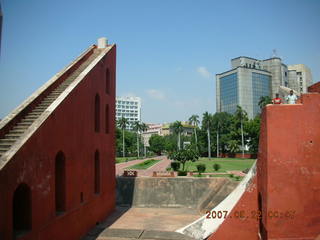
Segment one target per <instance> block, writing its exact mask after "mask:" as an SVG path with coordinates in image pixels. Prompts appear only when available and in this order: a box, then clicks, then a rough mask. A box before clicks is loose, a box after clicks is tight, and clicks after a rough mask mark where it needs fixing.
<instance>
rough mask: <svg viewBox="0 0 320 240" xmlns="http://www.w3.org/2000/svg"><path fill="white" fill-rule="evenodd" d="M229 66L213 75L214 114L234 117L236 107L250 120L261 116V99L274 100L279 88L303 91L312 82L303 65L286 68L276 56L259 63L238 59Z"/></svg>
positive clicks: (248, 58)
mask: <svg viewBox="0 0 320 240" xmlns="http://www.w3.org/2000/svg"><path fill="white" fill-rule="evenodd" d="M231 66H232V69H231V70H229V71H227V72H223V73H220V74H217V75H216V100H217V101H216V106H217V112H228V113H231V114H233V113H234V112H235V111H236V106H237V105H239V106H241V107H242V108H243V109H244V110H245V111H246V112H247V113H248V116H249V118H253V117H255V116H256V115H257V114H259V113H260V108H259V105H258V103H259V100H260V97H262V96H270V97H271V98H273V97H274V96H275V94H276V93H278V92H279V88H280V86H285V87H288V88H291V89H293V90H295V91H296V92H298V93H302V92H306V89H307V87H308V86H309V85H310V84H311V83H312V77H311V71H310V70H309V68H307V67H306V66H305V65H303V64H298V65H292V66H289V67H288V66H287V65H285V64H284V63H282V61H281V59H280V58H278V57H273V58H270V59H265V60H258V59H255V58H250V57H243V56H241V57H237V58H234V59H232V60H231ZM300 75H301V76H302V78H300V77H299V76H300ZM299 81H302V85H303V88H300V87H299V86H300V84H301V83H300V82H299Z"/></svg>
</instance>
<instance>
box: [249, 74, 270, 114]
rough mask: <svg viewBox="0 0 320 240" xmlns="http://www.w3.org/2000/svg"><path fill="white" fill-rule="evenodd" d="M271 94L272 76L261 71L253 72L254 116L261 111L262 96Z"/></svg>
mask: <svg viewBox="0 0 320 240" xmlns="http://www.w3.org/2000/svg"><path fill="white" fill-rule="evenodd" d="M264 96H271V77H270V76H268V75H265V74H261V73H256V72H253V73H252V102H253V116H256V115H257V114H259V113H260V107H259V104H258V103H259V101H260V98H261V97H264Z"/></svg>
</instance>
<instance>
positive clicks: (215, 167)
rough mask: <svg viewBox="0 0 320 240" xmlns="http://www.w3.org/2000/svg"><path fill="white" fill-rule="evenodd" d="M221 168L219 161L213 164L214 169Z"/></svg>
mask: <svg viewBox="0 0 320 240" xmlns="http://www.w3.org/2000/svg"><path fill="white" fill-rule="evenodd" d="M220 168H221V165H220V164H219V163H215V164H213V169H214V170H215V171H218V170H219V169H220Z"/></svg>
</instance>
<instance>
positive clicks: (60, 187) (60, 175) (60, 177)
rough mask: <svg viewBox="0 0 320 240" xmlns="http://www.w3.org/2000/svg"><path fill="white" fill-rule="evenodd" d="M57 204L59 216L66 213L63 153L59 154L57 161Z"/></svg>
mask: <svg viewBox="0 0 320 240" xmlns="http://www.w3.org/2000/svg"><path fill="white" fill-rule="evenodd" d="M55 202H56V214H57V215H60V214H61V213H63V212H65V211H66V161H65V156H64V154H63V152H58V154H57V155H56V159H55Z"/></svg>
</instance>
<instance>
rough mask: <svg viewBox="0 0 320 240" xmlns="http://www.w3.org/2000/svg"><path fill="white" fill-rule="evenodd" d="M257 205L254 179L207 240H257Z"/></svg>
mask: <svg viewBox="0 0 320 240" xmlns="http://www.w3.org/2000/svg"><path fill="white" fill-rule="evenodd" d="M257 203H258V201H257V178H256V177H254V178H253V179H252V182H251V183H250V186H248V188H247V189H246V191H245V192H244V194H243V196H242V197H241V198H240V200H239V202H238V203H237V205H236V206H235V207H234V208H233V209H232V211H231V212H230V214H229V215H228V217H227V218H226V220H225V221H224V222H223V223H222V225H221V226H220V227H219V228H218V230H217V231H216V232H215V233H214V234H212V235H211V236H210V237H209V240H228V239H237V240H258V239H259V238H258V223H259V220H258V218H257V217H258V214H257V209H258V205H257ZM241 216H242V217H241ZM212 221H214V219H212Z"/></svg>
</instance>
